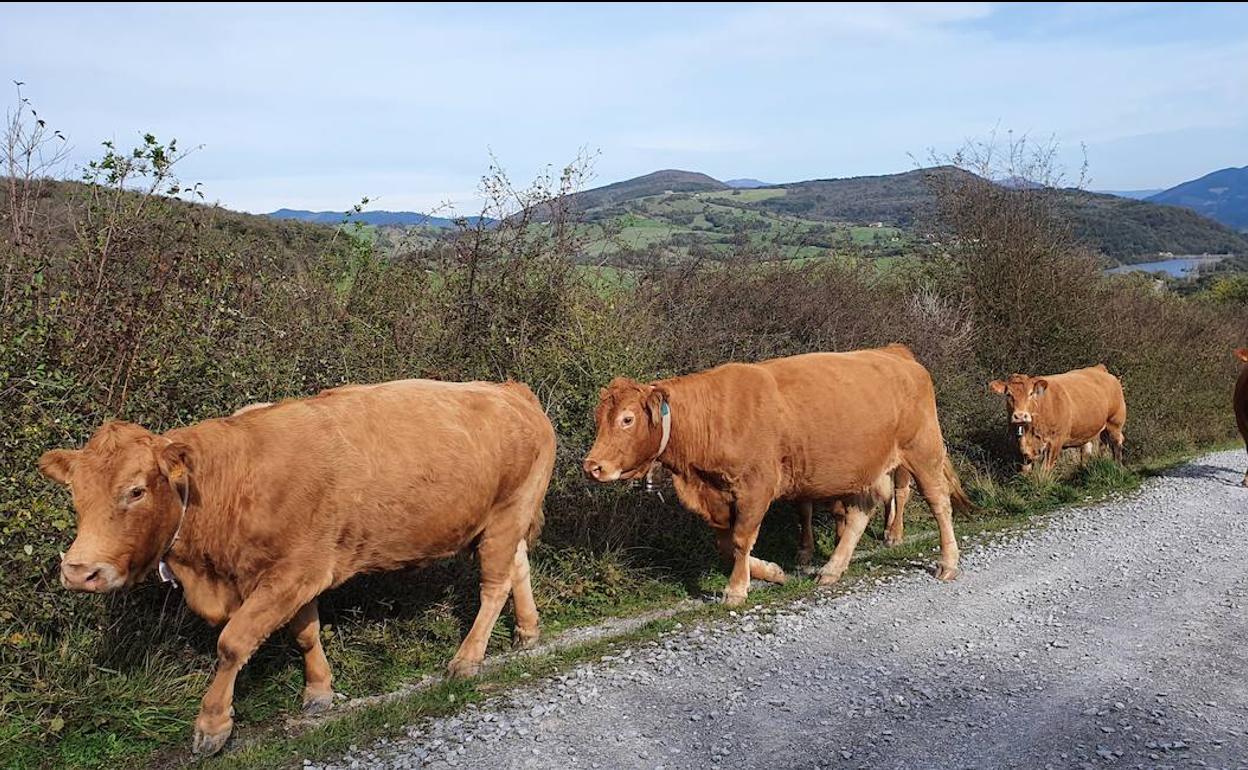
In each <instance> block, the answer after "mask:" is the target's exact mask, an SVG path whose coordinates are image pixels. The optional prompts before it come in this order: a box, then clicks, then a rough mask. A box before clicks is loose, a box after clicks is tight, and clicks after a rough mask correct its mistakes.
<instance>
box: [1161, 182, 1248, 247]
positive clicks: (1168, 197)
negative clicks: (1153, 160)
mask: <svg viewBox="0 0 1248 770" xmlns="http://www.w3.org/2000/svg"><path fill="white" fill-rule="evenodd" d="M1148 201H1149V202H1150V203H1161V204H1165V205H1169V206H1182V207H1183V208H1186V209H1191V210H1192V211H1195V212H1196V213H1198V214H1201V215H1203V216H1206V217H1208V218H1210V219H1212V220H1214V221H1217V222H1221V223H1222V224H1224V225H1226V226H1227V227H1230V228H1232V229H1235V230H1239V231H1248V166H1244V167H1243V168H1224V169H1222V170H1220V171H1214V172H1213V173H1212V174H1205V175H1204V176H1202V177H1201V178H1200V179H1193V180H1192V181H1190V182H1184V183H1183V184H1180V185H1177V186H1175V187H1171V188H1170V189H1169V190H1166V191H1164V192H1159V193H1157V194H1156V195H1153V196H1151V197H1149V198H1148Z"/></svg>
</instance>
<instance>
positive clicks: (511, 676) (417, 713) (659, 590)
mask: <svg viewBox="0 0 1248 770" xmlns="http://www.w3.org/2000/svg"><path fill="white" fill-rule="evenodd" d="M1190 457H1191V455H1190V454H1189V455H1175V456H1172V457H1169V458H1166V459H1165V460H1159V461H1153V462H1150V463H1149V464H1148V465H1147V466H1145V467H1142V468H1137V469H1124V468H1122V467H1120V466H1117V465H1115V464H1113V463H1112V462H1109V461H1107V460H1104V459H1100V460H1094V461H1092V462H1090V463H1088V464H1086V465H1082V466H1067V467H1064V468H1062V469H1060V470H1059V472H1058V473H1056V474H1051V475H1044V474H1038V475H1036V476H1033V477H1029V478H1021V477H1020V478H1015V479H1013V480H1010V481H1008V482H1004V483H1003V482H1000V481H995V480H993V479H990V478H988V477H972V478H968V479H967V486H968V490H969V491H970V493H971V495H972V496H973V497H974V498H975V500H976V501H977V502H978V503H979V504H980V505H981V511H980V512H979V513H977V514H974V515H971V516H966V517H961V518H960V519H959V520H958V521H957V523H956V529H957V533H958V536H959V539H960V540H962V541H964V543H965V544H967V545H970V544H971V543H974V542H976V541H977V540H982V539H983V538H985V537H988V536H991V535H992V534H993V533H995V532H1001V531H1009V530H1015V529H1017V528H1019V527H1025V526H1030V525H1032V524H1034V523H1036V522H1037V521H1039V520H1040V519H1038V518H1037V516H1038V515H1039V514H1042V513H1046V512H1049V511H1053V510H1056V509H1058V508H1061V507H1065V506H1069V505H1074V504H1087V503H1091V502H1096V501H1099V500H1103V499H1105V498H1107V497H1111V496H1114V495H1118V494H1123V493H1127V492H1130V491H1133V490H1134V489H1136V488H1137V487H1138V486H1139V485H1140V484H1141V483H1142V481H1143V480H1144V477H1145V476H1146V475H1149V474H1153V473H1157V472H1160V471H1161V470H1162V469H1164V468H1167V467H1172V466H1174V465H1176V464H1178V463H1181V462H1182V461H1184V460H1186V459H1189V458H1190ZM777 513H778V514H780V515H776V514H777ZM907 515H908V520H907V537H906V541H905V542H904V543H903V544H902V545H900V546H897V547H893V548H885V547H883V545H882V536H883V531H882V523H881V522H880V521H879V520H878V517H877V518H876V520H873V522H872V525H871V528H870V531H869V533H868V535H867V537H866V538H864V541H863V545H862V546H861V547H860V548H859V552H858V554H857V556H856V558H855V560H854V563H853V564H852V566H851V568H850V571H849V572H848V573H847V575H846V578H845V579H844V580H843V582H842V583H841V584H840V585H839V586H838V587H837V588H836V589H834V590H837V591H844V590H849V589H850V588H851V587H852V586H854V585H855V584H856V583H858V582H859V581H861V580H863V579H864V578H870V579H875V578H878V577H881V576H884V575H887V574H891V573H893V572H897V571H901V570H907V569H914V568H915V565H916V564H923V565H926V564H927V563H928V562H930V561H931V560H932V554H933V551H934V549H935V547H936V545H937V536H936V530H935V527H934V522H933V521H932V519H931V517H930V516H928V515H926V511H925V510H924V506H923V505H922V504H921V503H914V504H912V505H911V507H910V508H909V509H908V511H907ZM771 519H773V520H779V521H781V522H782V526H781V527H774V526H773V527H770V528H769V529H770V531H769V532H768V533H767V534H768V535H769V537H768V538H767V540H768V542H766V543H765V544H763V546H762V547H763V548H764V549H765V550H766V551H769V552H776V551H777V550H778V549H783V548H786V547H789V546H791V545H792V544H793V541H792V538H791V537H790V536H789V535H790V534H791V531H792V530H793V529H794V527H792V526H788V525H790V524H792V521H791V520H790V519H789V518H788V512H782V511H777V512H776V513H773V515H772V517H771ZM825 524H826V522H825ZM831 545H832V537H831V534H830V532H828V531H827V528H826V527H824V528H821V531H820V538H819V543H818V546H819V549H820V550H821V551H822V552H823V554H822V555H823V556H824V557H826V556H827V555H828V554H829V552H830V548H831ZM787 553H788V554H790V557H789V558H784V557H780V558H781V559H782V563H786V564H791V554H792V553H793V551H792V550H789V551H788V552H787ZM568 566H569V565H567V564H564V565H561V566H559V567H558V568H559V569H567V568H568ZM599 569H602V567H601V566H600V567H599ZM574 571H578V570H574ZM579 571H580V572H582V573H584V572H585V570H584V568H583V565H582V569H580V570H579ZM724 583H725V578H724V576H723V575H722V573H720V572H719V571H715V570H708V571H705V572H704V573H702V574H701V575H700V577H699V578H698V580H697V581H696V584H695V585H692V586H689V585H686V586H682V585H677V584H673V583H670V582H665V581H663V580H661V579H656V580H655V582H654V583H653V585H651V586H650V590H651V593H648V594H633V595H630V597H629V598H628V599H627V600H619V601H603V602H601V603H599V604H598V605H596V606H594V607H593V608H592V609H591V610H584V609H582V610H581V611H577V612H573V613H567V612H565V613H563V614H561V613H559V612H557V611H556V612H553V613H551V614H550V615H549V616H548V618H547V620H546V622H547V626H546V628H547V630H548V631H551V630H556V629H558V628H568V627H572V626H575V625H583V624H585V623H587V622H592V621H593V620H595V619H599V618H601V617H606V616H616V615H627V614H630V613H633V614H635V613H638V612H641V611H643V610H646V609H651V608H654V607H658V606H662V605H663V604H670V603H671V602H672V601H674V600H676V599H678V598H685V597H688V596H689V595H696V594H707V593H713V592H715V591H718V590H722V588H723V585H724ZM595 590H600V589H595ZM816 590H817V589H816V586H815V584H814V582H813V581H812V580H810V579H807V578H798V579H794V580H791V581H790V582H789V583H788V584H787V585H785V586H779V587H773V588H767V589H764V590H760V591H755V592H754V593H752V594H751V601H752V603H754V604H761V605H771V604H781V603H787V602H791V601H793V600H794V599H797V598H800V597H803V596H807V595H810V594H812V593H814V592H815V591H816ZM726 613H727V610H725V609H724V608H723V607H722V606H719V605H716V604H709V605H703V606H699V607H697V608H696V609H692V610H688V611H684V612H680V613H677V614H675V615H673V616H671V617H667V618H664V619H661V620H655V621H652V622H649V623H646V624H645V625H643V626H642V627H640V628H638V629H635V630H632V631H629V632H627V633H623V634H619V635H616V636H612V637H609V638H604V639H600V640H597V641H593V642H589V643H586V644H582V645H579V646H575V647H572V648H568V649H563V650H559V651H556V652H550V653H547V654H542V655H538V656H535V657H527V658H522V659H515V660H512V661H509V662H508V663H507V664H505V665H503V666H501V667H499V668H497V669H494V670H492V671H489V672H487V673H486V674H484V675H483V676H482V677H480V678H478V679H476V680H473V681H470V682H446V681H442V682H439V683H436V684H434V685H433V686H431V687H429V688H428V689H425V690H422V691H419V692H417V693H414V694H412V695H409V696H404V697H399V698H397V699H395V700H392V701H390V702H386V703H382V704H379V705H374V706H367V707H363V708H361V709H359V710H355V711H352V712H350V713H346V714H344V715H343V716H341V717H336V718H331V719H329V720H327V721H325V722H322V723H319V724H317V725H315V726H313V727H311V728H310V729H307V730H306V731H303V732H301V733H298V734H295V735H289V734H286V733H285V732H283V730H282V729H281V727H280V726H279V725H277V724H276V723H275V722H274V721H273V720H267V723H262V724H259V725H256V724H255V721H254V719H252V720H249V721H251V722H252V725H253V727H252V728H251V729H250V730H249V731H248V732H249V735H248V739H247V741H246V742H245V745H242V746H239V747H236V748H235V749H234V750H232V751H227V752H226V753H225V754H224V755H223V756H220V757H216V758H213V759H211V760H208V761H207V762H203V763H201V765H202V766H203V767H205V768H235V769H239V770H246V769H249V768H267V767H275V766H294V765H298V764H299V763H300V762H301V761H302V759H303V758H306V757H326V756H332V755H334V754H339V753H342V752H344V751H346V750H347V748H348V747H349V746H351V745H363V744H366V743H368V742H371V741H372V740H375V739H376V738H379V737H383V736H391V735H396V734H399V733H400V732H401V731H402V729H403V726H404V725H407V724H410V723H412V722H413V721H416V720H420V719H424V718H429V717H435V716H440V715H445V714H449V713H452V712H454V711H457V710H458V709H461V708H463V707H464V706H465V705H467V704H470V703H477V702H480V701H482V700H484V699H486V698H488V697H490V696H492V695H495V694H498V693H500V692H503V691H505V690H506V689H507V688H509V687H514V686H517V685H519V684H522V683H523V682H525V681H531V680H533V679H537V678H540V677H544V676H548V675H551V674H553V673H557V672H559V671H562V670H565V669H567V668H568V667H571V666H573V665H575V664H577V663H580V662H583V661H587V660H592V659H596V658H598V657H600V656H602V655H604V654H608V653H609V652H611V651H613V650H616V649H618V648H622V647H627V646H632V645H637V644H640V643H643V642H645V641H648V640H650V639H654V638H656V637H658V636H661V635H662V634H664V633H667V632H669V631H671V630H672V629H673V628H675V627H676V625H677V624H685V625H688V624H691V623H699V622H708V621H712V620H714V619H717V618H722V617H724V616H725V615H726ZM500 636H501V634H500ZM454 642H455V640H454V639H447V640H446V646H445V655H447V656H449V654H450V652H451V649H452V648H453V644H454ZM439 663H440V661H439ZM285 668H286V669H288V671H287V672H286V673H287V674H288V676H289V678H290V679H291V680H292V683H295V684H297V680H298V664H297V662H290V663H288V665H287V666H286V667H285ZM288 694H289V698H290V699H289V700H288V701H287V702H286V708H290V707H291V704H293V702H294V691H293V690H292V691H291V692H290V693H288ZM244 697H247V698H255V697H256V696H255V695H254V694H252V695H247V696H244ZM185 737H186V736H185V735H184V736H183V738H185ZM187 740H189V739H187ZM187 761H188V754H187V753H186V750H185V747H184V746H177V747H174V748H171V749H169V750H168V751H166V752H164V754H163V756H162V757H161V758H160V760H159V764H162V765H165V766H180V765H182V764H184V763H186V762H187Z"/></svg>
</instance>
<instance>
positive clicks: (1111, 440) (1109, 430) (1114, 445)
mask: <svg viewBox="0 0 1248 770" xmlns="http://www.w3.org/2000/svg"><path fill="white" fill-rule="evenodd" d="M1101 435H1102V436H1104V438H1103V439H1102V440H1103V441H1104V442H1105V443H1106V444H1108V445H1109V448H1110V451H1112V452H1113V454H1114V462H1116V463H1118V464H1120V465H1121V464H1122V445H1123V444H1125V443H1126V441H1127V439H1126V436H1124V435H1122V427H1121V426H1119V425H1106V426H1105V430H1104V431H1102V434H1101Z"/></svg>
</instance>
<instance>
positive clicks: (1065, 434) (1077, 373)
mask: <svg viewBox="0 0 1248 770" xmlns="http://www.w3.org/2000/svg"><path fill="white" fill-rule="evenodd" d="M988 388H989V389H990V390H992V391H993V392H994V393H999V394H1003V395H1004V396H1005V400H1006V414H1007V415H1008V417H1009V422H1010V431H1011V433H1012V434H1013V435H1014V436H1016V437H1017V438H1018V450H1019V453H1020V454H1021V455H1022V458H1023V471H1024V472H1027V471H1030V470H1031V467H1032V465H1033V464H1034V463H1035V461H1036V459H1037V458H1040V459H1041V461H1042V462H1043V464H1044V467H1045V468H1052V467H1053V466H1054V465H1056V464H1057V460H1058V458H1059V457H1060V456H1061V454H1062V450H1063V449H1067V448H1072V447H1079V448H1081V452H1082V453H1083V454H1084V455H1085V456H1086V455H1087V454H1089V453H1090V449H1091V447H1089V446H1088V445H1089V444H1091V443H1092V442H1094V441H1096V440H1097V439H1099V440H1100V441H1101V442H1103V443H1105V444H1107V445H1109V447H1110V448H1111V449H1112V450H1113V453H1114V459H1115V460H1117V461H1118V462H1122V444H1123V441H1124V439H1123V435H1122V426H1123V425H1124V424H1125V423H1126V421H1127V402H1126V400H1125V399H1124V398H1123V395H1122V383H1121V382H1119V380H1118V378H1117V377H1115V376H1114V375H1112V374H1110V373H1109V371H1108V370H1107V369H1106V368H1105V366H1104V365H1103V364H1097V365H1096V366H1090V367H1088V368H1086V369H1075V370H1074V371H1071V372H1066V373H1065V374H1051V375H1048V376H1047V377H1030V376H1028V375H1026V374H1011V375H1010V376H1009V379H1006V380H993V381H992V382H990V383H988Z"/></svg>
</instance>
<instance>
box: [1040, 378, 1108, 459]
mask: <svg viewBox="0 0 1248 770" xmlns="http://www.w3.org/2000/svg"><path fill="white" fill-rule="evenodd" d="M1045 380H1047V381H1048V383H1049V387H1050V388H1054V394H1055V396H1057V397H1058V398H1056V399H1054V401H1055V408H1057V409H1060V413H1059V414H1056V415H1054V419H1055V421H1056V422H1057V423H1058V426H1059V427H1060V428H1061V429H1062V430H1063V431H1064V432H1065V433H1067V434H1069V435H1068V437H1067V442H1068V444H1069V445H1071V446H1074V445H1078V444H1083V443H1086V442H1088V441H1091V440H1093V439H1095V438H1096V437H1097V436H1099V435H1100V433H1101V431H1102V430H1103V429H1104V428H1105V425H1106V423H1107V422H1108V421H1109V420H1110V419H1111V418H1113V417H1114V416H1115V415H1118V414H1120V413H1121V414H1122V415H1123V416H1124V417H1125V411H1126V404H1125V400H1124V398H1123V392H1122V382H1121V381H1119V379H1118V378H1117V377H1115V376H1114V375H1112V374H1110V373H1109V371H1108V370H1107V369H1106V368H1105V367H1104V366H1101V365H1099V364H1098V365H1097V366H1090V367H1087V368H1085V369H1075V370H1072V371H1069V372H1064V373H1062V374H1054V375H1049V376H1046V377H1045Z"/></svg>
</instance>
